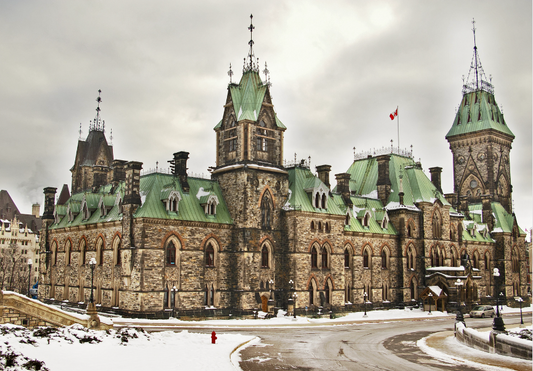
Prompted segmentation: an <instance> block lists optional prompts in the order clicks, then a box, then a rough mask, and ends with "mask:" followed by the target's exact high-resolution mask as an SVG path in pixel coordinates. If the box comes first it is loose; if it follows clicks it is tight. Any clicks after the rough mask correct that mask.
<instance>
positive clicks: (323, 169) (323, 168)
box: [316, 165, 338, 188]
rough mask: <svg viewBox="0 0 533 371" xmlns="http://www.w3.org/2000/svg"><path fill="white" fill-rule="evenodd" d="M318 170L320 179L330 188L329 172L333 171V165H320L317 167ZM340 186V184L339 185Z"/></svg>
mask: <svg viewBox="0 0 533 371" xmlns="http://www.w3.org/2000/svg"><path fill="white" fill-rule="evenodd" d="M316 171H317V173H318V179H320V180H321V181H322V183H324V184H325V185H326V186H328V188H330V184H329V172H330V171H331V165H320V166H317V167H316ZM337 187H338V186H337Z"/></svg>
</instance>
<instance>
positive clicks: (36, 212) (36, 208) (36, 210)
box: [31, 203, 41, 218]
mask: <svg viewBox="0 0 533 371" xmlns="http://www.w3.org/2000/svg"><path fill="white" fill-rule="evenodd" d="M31 215H33V216H34V217H36V218H40V217H41V205H39V204H38V203H34V204H33V205H31Z"/></svg>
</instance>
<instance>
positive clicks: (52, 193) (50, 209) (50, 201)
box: [43, 187, 57, 220]
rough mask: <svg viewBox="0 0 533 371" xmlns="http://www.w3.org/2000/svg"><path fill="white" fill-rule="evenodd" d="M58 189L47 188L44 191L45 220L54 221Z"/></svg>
mask: <svg viewBox="0 0 533 371" xmlns="http://www.w3.org/2000/svg"><path fill="white" fill-rule="evenodd" d="M56 191H57V188H54V187H47V188H45V189H44V213H43V220H53V219H54V206H55V198H56Z"/></svg>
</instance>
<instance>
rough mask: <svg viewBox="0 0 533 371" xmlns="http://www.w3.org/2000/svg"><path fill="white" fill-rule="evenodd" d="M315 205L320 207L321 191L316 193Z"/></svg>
mask: <svg viewBox="0 0 533 371" xmlns="http://www.w3.org/2000/svg"><path fill="white" fill-rule="evenodd" d="M315 207H316V208H317V209H320V193H318V192H317V193H315Z"/></svg>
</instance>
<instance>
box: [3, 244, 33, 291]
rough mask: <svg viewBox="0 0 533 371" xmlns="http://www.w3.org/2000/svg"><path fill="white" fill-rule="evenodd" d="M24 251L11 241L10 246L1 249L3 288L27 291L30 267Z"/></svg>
mask: <svg viewBox="0 0 533 371" xmlns="http://www.w3.org/2000/svg"><path fill="white" fill-rule="evenodd" d="M24 263H25V259H24V257H23V256H22V251H21V250H20V248H19V246H18V245H17V244H16V243H11V244H10V245H9V247H7V248H5V249H2V250H1V251H0V269H1V270H2V271H1V272H0V283H1V287H2V289H7V290H10V291H17V292H20V293H23V292H25V290H26V291H27V288H25V287H26V285H27V279H26V274H25V272H26V270H27V269H28V266H27V264H24Z"/></svg>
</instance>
